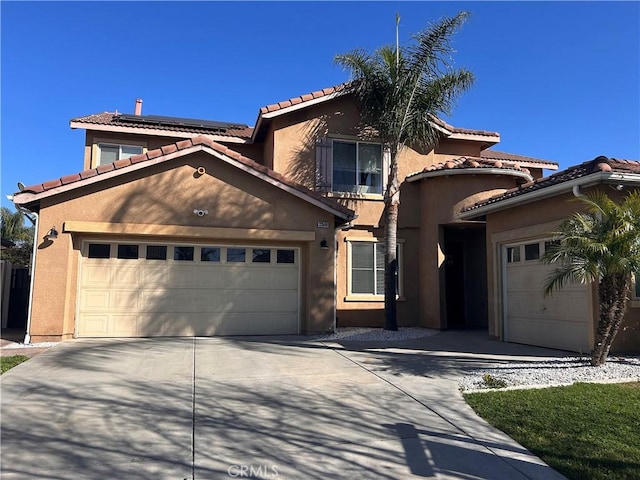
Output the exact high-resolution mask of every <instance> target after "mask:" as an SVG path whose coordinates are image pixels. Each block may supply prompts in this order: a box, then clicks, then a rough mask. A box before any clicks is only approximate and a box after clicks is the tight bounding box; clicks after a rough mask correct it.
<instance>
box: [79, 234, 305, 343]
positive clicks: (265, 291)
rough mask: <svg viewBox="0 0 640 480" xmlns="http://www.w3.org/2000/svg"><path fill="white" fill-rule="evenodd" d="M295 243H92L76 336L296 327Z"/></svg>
mask: <svg viewBox="0 0 640 480" xmlns="http://www.w3.org/2000/svg"><path fill="white" fill-rule="evenodd" d="M299 255H300V252H299V250H298V249H293V248H288V247H277V246H265V247H255V246H251V247H248V246H232V245H221V246H219V245H193V244H181V245H168V244H141V243H135V242H120V243H108V242H99V241H96V242H91V243H86V244H85V245H84V246H83V256H82V262H81V272H80V291H79V295H78V315H77V318H78V321H77V335H78V336H79V337H140V336H144V337H146V336H210V335H275V334H296V333H298V318H299V306H298V304H299V302H298V299H299V290H298V289H299V287H298V284H299V265H300V258H299Z"/></svg>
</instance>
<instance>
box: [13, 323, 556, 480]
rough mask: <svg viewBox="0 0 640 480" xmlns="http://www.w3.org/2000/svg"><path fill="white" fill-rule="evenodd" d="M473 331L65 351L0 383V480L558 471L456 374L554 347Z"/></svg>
mask: <svg viewBox="0 0 640 480" xmlns="http://www.w3.org/2000/svg"><path fill="white" fill-rule="evenodd" d="M485 337H486V335H485V334H481V333H469V332H443V333H440V334H438V335H436V336H433V337H427V338H424V339H420V340H413V341H408V342H402V343H398V344H395V345H389V344H387V345H375V344H370V343H368V344H363V343H360V344H358V343H352V342H344V343H340V344H321V343H318V342H315V343H314V342H313V341H310V340H309V339H307V338H304V337H255V338H246V337H245V338H243V337H235V338H233V337H231V338H197V339H193V338H168V339H128V340H78V341H72V342H65V343H62V344H60V345H58V346H56V347H53V348H51V349H50V350H48V351H46V352H44V353H41V354H40V355H38V356H37V357H35V358H33V359H31V360H29V361H28V362H26V363H24V364H21V365H19V366H17V367H15V368H14V369H12V370H11V371H9V372H8V373H6V374H5V375H3V376H2V377H1V383H2V439H1V440H2V478H3V479H33V478H47V479H67V478H68V479H103V478H104V479H106V478H136V479H154V480H155V479H163V478H166V479H198V480H200V479H218V478H282V479H298V478H300V479H302V478H304V479H326V478H358V479H360V478H372V479H373V478H375V479H404V478H456V479H515V480H518V479H560V478H563V477H561V476H560V475H558V474H557V473H556V472H555V471H553V470H552V469H550V468H549V467H547V466H546V465H544V464H543V463H542V462H541V461H540V460H539V459H538V458H536V457H534V456H533V455H531V454H530V453H529V452H527V451H526V450H525V449H523V448H522V447H521V446H520V445H518V444H517V443H515V442H514V441H513V440H511V439H510V438H509V437H507V436H505V435H504V434H502V433H500V432H498V431H496V430H495V429H493V428H491V427H490V426H489V425H487V424H486V423H485V422H484V421H482V420H481V419H480V418H479V417H477V416H476V415H475V414H474V413H473V411H472V410H471V409H470V408H469V407H468V406H467V405H466V404H465V403H464V400H463V399H462V396H461V394H460V393H459V392H458V390H457V381H456V379H457V378H458V377H459V376H460V375H462V374H464V373H465V372H467V371H468V370H469V369H470V368H471V367H474V366H479V365H482V364H492V363H494V362H502V361H509V359H512V358H516V357H514V355H517V359H518V360H519V361H522V360H525V361H526V359H530V360H540V358H541V357H545V356H553V355H555V354H556V352H553V351H549V350H544V349H536V348H529V347H521V346H513V345H507V344H502V343H499V342H494V341H489V340H487V339H486V338H485Z"/></svg>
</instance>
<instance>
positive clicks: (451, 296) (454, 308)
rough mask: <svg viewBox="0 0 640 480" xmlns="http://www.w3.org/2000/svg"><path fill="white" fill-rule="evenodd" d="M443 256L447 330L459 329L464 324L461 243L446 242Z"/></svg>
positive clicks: (462, 247)
mask: <svg viewBox="0 0 640 480" xmlns="http://www.w3.org/2000/svg"><path fill="white" fill-rule="evenodd" d="M445 255H446V256H445V289H446V303H447V328H460V327H464V326H465V324H466V318H465V295H464V288H465V287H464V244H463V242H457V241H449V242H447V243H446V245H445Z"/></svg>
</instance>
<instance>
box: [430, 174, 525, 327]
mask: <svg viewBox="0 0 640 480" xmlns="http://www.w3.org/2000/svg"><path fill="white" fill-rule="evenodd" d="M419 182H420V183H419V185H420V205H421V210H420V211H421V217H420V237H419V245H420V249H419V253H418V263H419V272H420V280H421V281H420V291H419V298H420V305H419V311H420V325H422V326H425V327H429V328H442V327H443V326H444V324H445V322H444V321H445V318H444V314H443V312H442V311H441V308H442V305H441V304H442V298H443V295H444V292H442V291H441V288H440V287H441V285H444V280H445V279H444V268H443V262H444V259H445V249H444V231H443V226H444V225H448V224H455V223H459V221H458V220H457V218H456V214H457V213H459V212H460V210H461V209H462V208H464V207H466V206H469V205H471V204H473V203H474V202H476V201H478V200H480V199H484V198H488V197H491V196H493V195H495V194H498V193H501V192H503V191H505V190H507V189H509V188H513V187H514V186H515V180H514V177H512V176H510V175H487V174H482V175H452V176H450V177H449V176H440V177H434V178H427V179H422V180H420V181H419Z"/></svg>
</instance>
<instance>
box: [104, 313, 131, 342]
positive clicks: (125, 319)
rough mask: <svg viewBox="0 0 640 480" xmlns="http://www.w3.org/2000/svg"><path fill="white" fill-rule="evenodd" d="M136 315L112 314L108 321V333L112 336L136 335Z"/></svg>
mask: <svg viewBox="0 0 640 480" xmlns="http://www.w3.org/2000/svg"><path fill="white" fill-rule="evenodd" d="M137 324H138V317H137V316H136V315H112V316H111V321H110V322H109V335H110V336H114V337H135V336H138V325H137Z"/></svg>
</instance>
